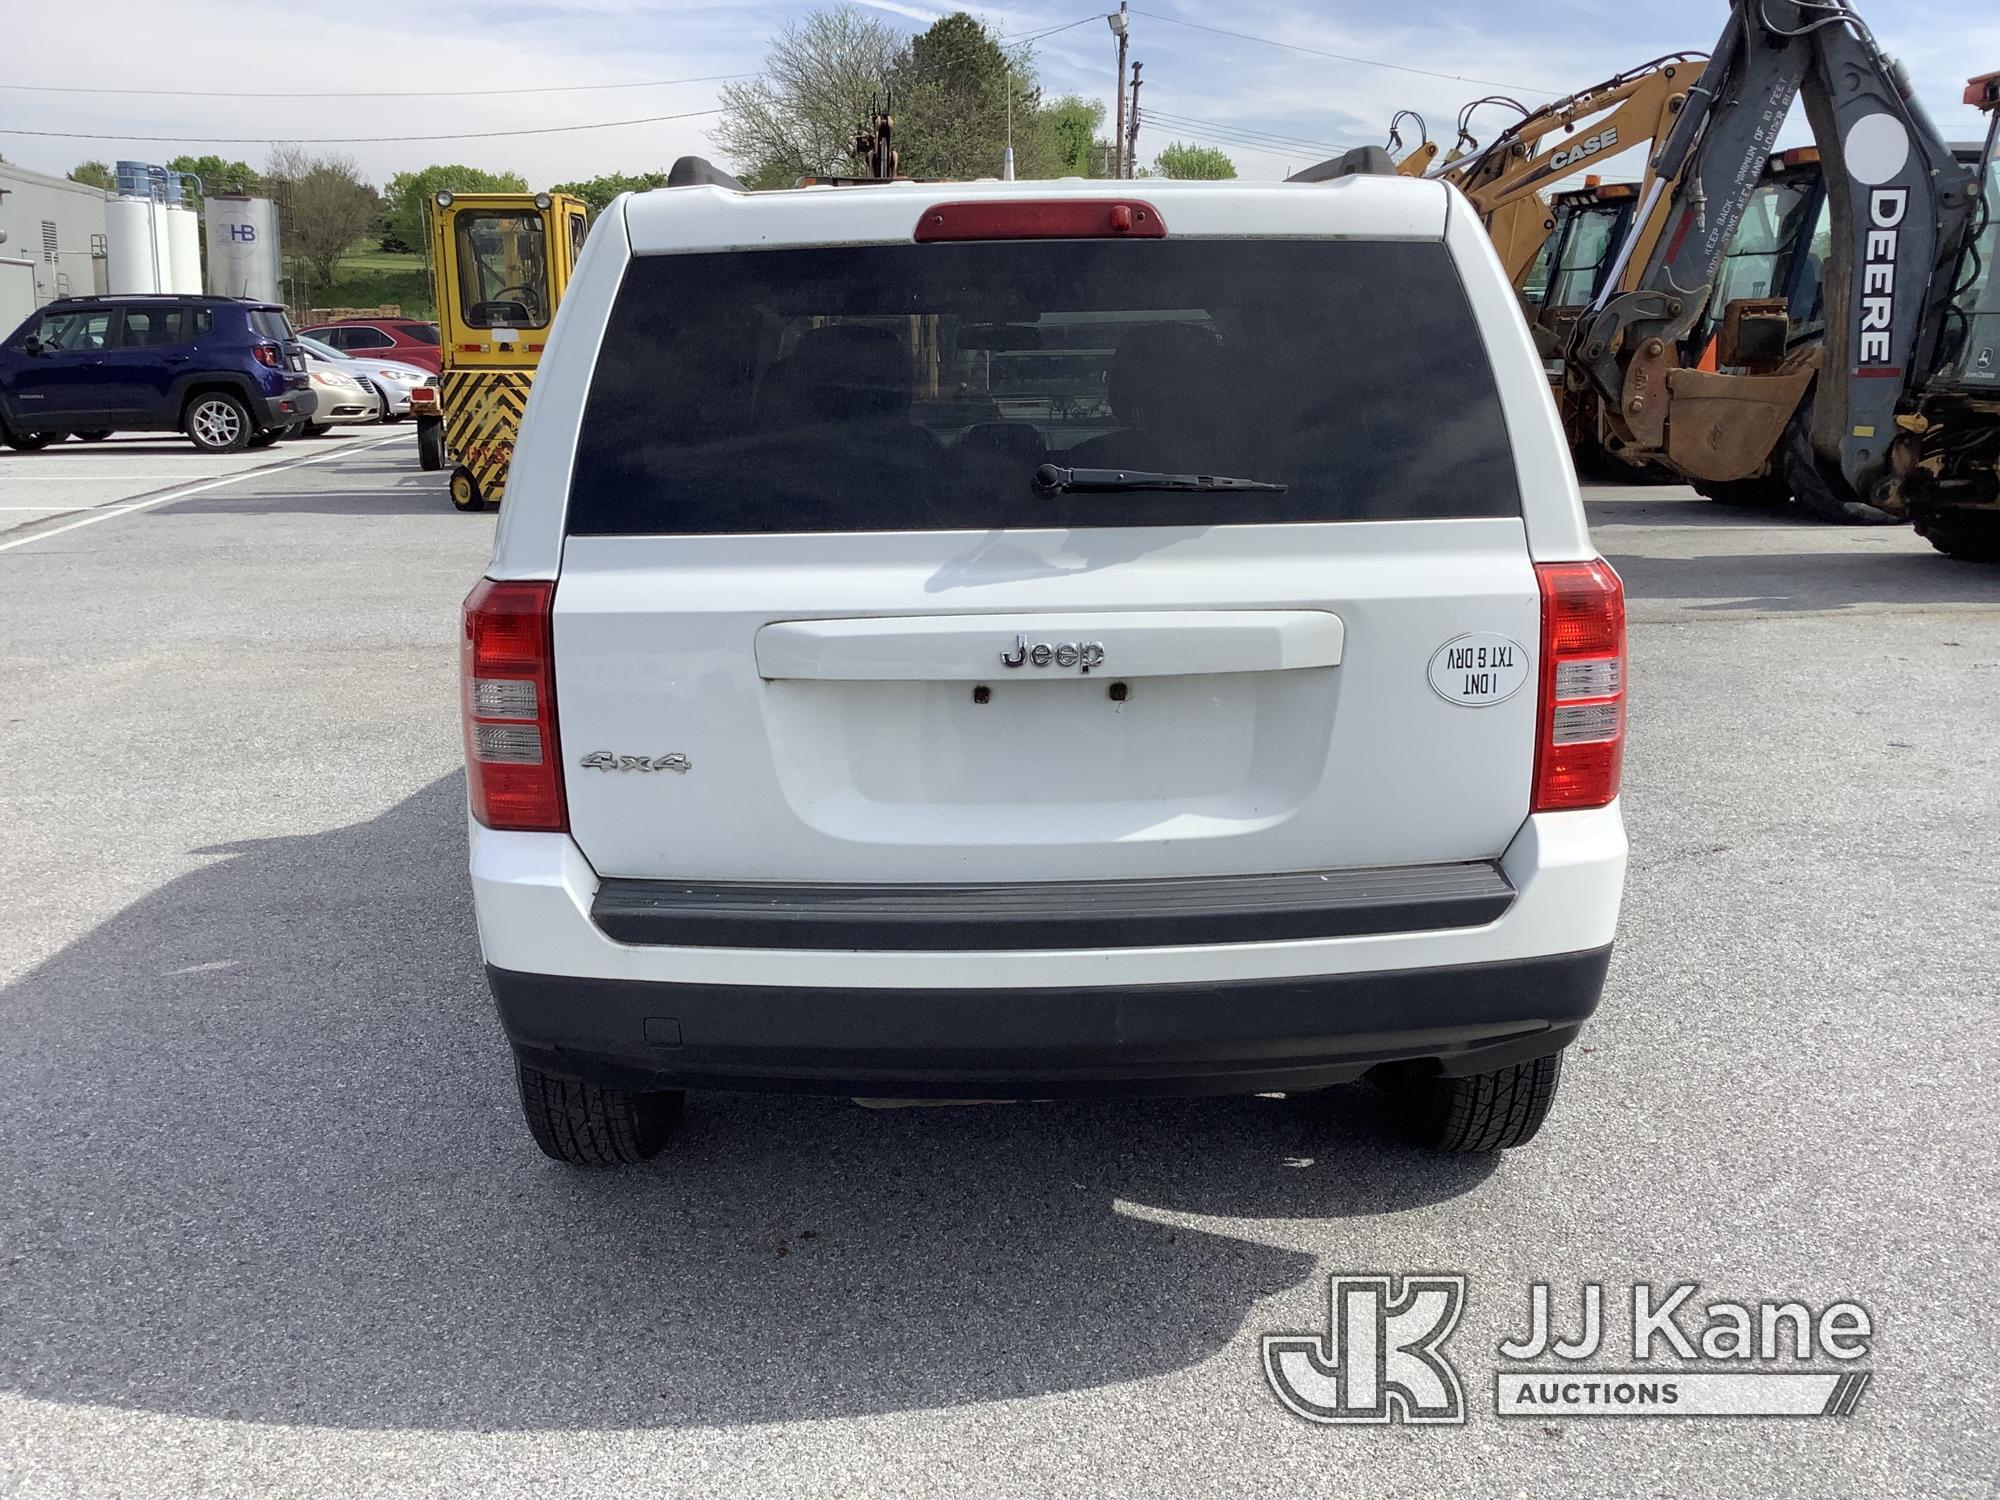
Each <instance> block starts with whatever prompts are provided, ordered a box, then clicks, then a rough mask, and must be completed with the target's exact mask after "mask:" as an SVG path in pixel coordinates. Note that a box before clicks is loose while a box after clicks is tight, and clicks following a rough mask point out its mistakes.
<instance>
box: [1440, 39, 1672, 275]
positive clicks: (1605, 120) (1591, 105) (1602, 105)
mask: <svg viewBox="0 0 2000 1500" xmlns="http://www.w3.org/2000/svg"><path fill="white" fill-rule="evenodd" d="M1704 60H1705V59H1704V58H1703V56H1702V54H1700V53H1690V52H1679V53H1674V54H1672V55H1670V56H1667V57H1660V58H1655V59H1654V60H1653V61H1652V62H1649V63H1646V64H1645V65H1643V66H1642V67H1637V68H1633V69H1630V70H1628V71H1626V72H1624V73H1620V74H1618V75H1617V77H1615V78H1607V79H1606V80H1605V81H1604V82H1602V83H1598V84H1593V85H1592V86H1591V87H1589V88H1587V89H1580V90H1578V91H1577V92H1576V93H1574V94H1570V95H1568V96H1567V97H1565V98H1562V99H1557V100H1555V101H1554V102H1553V103H1550V104H1545V105H1543V106H1542V107H1541V108H1539V109H1533V110H1531V109H1529V108H1527V106H1525V105H1523V104H1520V103H1519V102H1517V101H1515V100H1512V99H1504V98H1500V97H1498V96H1489V97H1487V98H1483V99H1475V100H1473V101H1472V103H1470V104H1468V105H1467V106H1466V107H1465V108H1464V109H1463V110H1461V111H1460V112H1459V118H1458V143H1457V145H1456V146H1454V147H1453V149H1452V151H1451V153H1450V155H1449V156H1448V157H1447V158H1446V161H1445V164H1444V165H1443V166H1442V167H1440V168H1437V169H1436V170H1434V171H1433V172H1432V174H1431V175H1432V176H1435V177H1440V178H1442V179H1443V180H1445V181H1446V182H1450V183H1452V184H1454V185H1455V186H1457V187H1458V188H1459V189H1460V190H1461V191H1462V192H1463V193H1464V194H1465V196H1466V197H1467V198H1469V199H1471V200H1472V206H1473V208H1474V209H1475V210H1476V211H1477V212H1478V214H1479V217H1480V221H1481V222H1482V223H1483V224H1485V226H1486V232H1487V234H1488V235H1490V236H1491V237H1492V240H1493V247H1494V248H1495V249H1496V250H1498V251H1499V252H1500V262H1501V264H1502V265H1504V266H1505V267H1506V268H1507V274H1508V276H1509V278H1510V279H1512V281H1513V283H1514V285H1515V286H1516V287H1520V286H1522V285H1523V284H1524V283H1525V282H1526V281H1527V278H1528V274H1529V272H1530V271H1531V270H1532V269H1533V268H1534V266H1535V263H1536V260H1537V258H1538V257H1539V256H1540V255H1541V253H1542V251H1543V248H1544V246H1546V245H1547V244H1548V241H1549V237H1550V235H1551V234H1552V233H1553V232H1554V231H1555V228H1556V216H1555V214H1554V212H1553V211H1552V210H1551V208H1550V205H1549V203H1548V200H1547V199H1545V198H1544V197H1543V196H1542V194H1543V190H1544V189H1546V188H1550V187H1553V186H1554V185H1555V184H1557V183H1559V182H1561V181H1562V180H1563V179H1565V178H1568V177H1575V176H1581V175H1583V174H1584V173H1585V172H1586V171H1588V170H1590V169H1591V168H1593V167H1597V166H1601V165H1603V163H1604V162H1606V161H1608V160H1609V159H1611V158H1612V157H1614V156H1617V155H1619V154H1620V153H1621V152H1623V151H1625V150H1627V149H1629V148H1631V147H1634V146H1638V145H1641V144H1644V143H1647V142H1650V141H1653V140H1655V139H1657V138H1659V137H1662V136H1664V135H1665V133H1666V131H1667V127H1668V126H1670V125H1671V124H1672V123H1673V121H1674V119H1675V117H1676V116H1678V115H1679V114H1680V112H1681V110H1682V109H1683V108H1684V107H1685V106H1686V104H1687V97H1688V87H1689V85H1690V84H1692V83H1693V82H1694V79H1695V77H1696V75H1697V74H1698V73H1699V71H1700V66H1701V64H1702V62H1703V61H1704ZM1491 104H1500V105H1505V106H1507V107H1508V108H1511V109H1516V110H1519V111H1521V115H1522V118H1521V119H1519V120H1517V121H1516V122H1515V123H1514V124H1513V125H1511V126H1509V127H1508V128H1507V129H1506V130H1505V131H1503V132H1502V133H1501V134H1500V135H1499V136H1497V137H1496V138H1495V139H1494V140H1493V141H1492V142H1491V144H1489V145H1486V146H1481V145H1480V144H1479V143H1478V142H1477V141H1475V140H1474V139H1473V138H1472V135H1471V133H1470V124H1471V117H1472V112H1473V111H1474V110H1476V109H1478V108H1480V107H1481V106H1482V105H1491ZM1666 186H1671V184H1662V183H1661V182H1660V181H1659V180H1658V179H1657V178H1656V176H1655V175H1654V172H1653V170H1652V167H1651V165H1650V163H1649V164H1648V166H1647V169H1646V175H1645V176H1644V178H1643V179H1642V180H1641V181H1640V183H1639V185H1638V205H1637V207H1638V213H1639V215H1640V218H1641V223H1642V232H1641V237H1640V240H1639V242H1638V243H1636V244H1635V245H1633V246H1632V248H1631V249H1630V250H1629V251H1627V252H1626V257H1625V258H1626V259H1627V260H1630V259H1637V260H1638V261H1639V262H1640V263H1641V264H1644V262H1645V259H1646V254H1647V252H1648V251H1650V250H1651V248H1652V243H1653V240H1654V239H1656V238H1658V236H1659V232H1660V226H1661V223H1662V222H1663V221H1662V218H1661V216H1660V215H1659V214H1658V213H1657V207H1658V204H1659V202H1660V199H1661V197H1662V196H1663V193H1662V191H1661V189H1662V188H1663V187H1666ZM1622 269H1623V267H1622V265H1621V266H1620V267H1618V268H1617V269H1616V270H1613V272H1612V275H1613V276H1614V278H1615V277H1616V275H1617V274H1618V272H1619V271H1621V270H1622Z"/></svg>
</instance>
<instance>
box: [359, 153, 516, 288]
mask: <svg viewBox="0 0 2000 1500" xmlns="http://www.w3.org/2000/svg"><path fill="white" fill-rule="evenodd" d="M527 190H528V179H527V178H525V177H523V176H522V175H521V174H520V173H519V172H488V171H486V170H485V169H484V168H481V167H467V166H461V165H459V164H457V163H455V162H453V163H446V164H442V165H439V166H433V167H425V168H423V169H422V170H421V171H417V172H398V173H397V174H396V175H395V176H394V177H391V178H390V179H389V185H388V187H387V188H385V189H384V190H383V192H382V233H383V238H384V241H385V243H386V242H387V240H389V239H390V238H393V239H395V240H397V241H400V242H401V243H402V244H403V245H404V246H406V247H408V248H409V249H411V250H415V251H417V252H419V253H420V254H421V255H422V256H423V258H424V264H425V265H427V266H428V265H429V264H430V259H431V247H430V239H429V237H428V236H427V235H426V234H425V233H424V224H425V222H426V220H425V218H424V212H425V208H426V205H428V204H429V203H430V201H431V199H432V198H433V197H434V196H436V195H437V194H438V193H441V192H453V193H525V192H526V191H527Z"/></svg>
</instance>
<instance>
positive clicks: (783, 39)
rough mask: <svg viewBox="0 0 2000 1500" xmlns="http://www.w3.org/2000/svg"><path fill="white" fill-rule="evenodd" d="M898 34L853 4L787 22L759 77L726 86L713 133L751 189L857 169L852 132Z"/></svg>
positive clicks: (884, 73) (878, 88) (863, 119)
mask: <svg viewBox="0 0 2000 1500" xmlns="http://www.w3.org/2000/svg"><path fill="white" fill-rule="evenodd" d="M897 51H898V42H897V38H896V33H895V32H893V31H891V30H890V29H889V28H888V27H887V26H885V25H883V24H882V22H880V21H877V20H875V19H874V18H873V17H871V16H865V15H863V14H862V13H861V12H860V11H858V10H856V9H855V8H854V7H853V6H851V5H842V6H838V7H836V8H834V9H832V10H816V11H812V12H809V13H808V14H807V15H806V17H805V18H804V19H803V20H799V21H792V22H788V23H787V24H786V25H785V26H784V27H783V28H782V29H781V30H780V31H779V32H778V35H777V36H776V37H775V38H774V39H773V40H772V42H771V45H770V48H769V50H767V51H766V52H765V54H764V66H763V68H762V70H761V71H760V72H759V73H758V75H757V76H756V77H755V78H753V79H750V80H748V81H746V82H743V83H728V84H724V85H723V86H722V89H721V90H720V92H719V95H718V97H719V98H720V99H721V101H722V107H723V111H724V113H723V116H722V119H721V121H720V122H719V123H718V124H717V125H716V127H715V129H714V130H713V131H712V132H711V133H710V139H711V140H713V141H714V142H715V144H716V146H717V147H718V148H719V149H720V150H721V151H722V153H723V155H724V156H725V157H727V158H728V160H729V161H730V162H731V163H732V164H733V165H734V167H735V168H736V170H737V171H738V172H739V174H741V175H742V176H743V178H744V180H745V181H747V182H749V183H750V184H751V185H752V186H753V187H786V186H790V184H791V183H792V182H793V181H794V180H795V179H797V178H800V177H804V176H808V175H812V174H820V173H828V174H837V173H844V172H851V171H853V170H854V166H855V158H854V136H855V132H856V131H858V130H861V129H862V128H864V127H865V126H866V124H867V120H868V101H869V99H870V98H871V97H875V98H879V97H880V96H881V93H882V89H883V85H884V84H885V83H886V82H887V81H888V76H889V69H890V66H891V65H892V64H893V63H894V62H895V60H896V54H897Z"/></svg>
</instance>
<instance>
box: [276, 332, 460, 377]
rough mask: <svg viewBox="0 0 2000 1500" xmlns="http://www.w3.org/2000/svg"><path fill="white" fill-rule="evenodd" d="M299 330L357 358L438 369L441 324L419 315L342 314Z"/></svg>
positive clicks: (430, 369) (434, 370) (431, 370)
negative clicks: (428, 320)
mask: <svg viewBox="0 0 2000 1500" xmlns="http://www.w3.org/2000/svg"><path fill="white" fill-rule="evenodd" d="M299 331H300V332H301V333H303V334H305V335H306V336H307V337H308V338H315V339H318V340H319V341H320V342H321V343H322V344H331V345H333V347H334V348H336V349H338V350H340V351H341V353H343V354H348V355H352V356H353V357H355V358H356V359H392V360H397V361H399V362H400V363H402V364H406V365H416V366H418V367H419V368H421V369H425V370H429V371H430V372H431V373H432V374H433V375H435V374H437V373H438V367H439V363H440V359H441V356H440V355H439V353H438V326H437V324H435V323H426V322H424V321H423V320H421V319H419V318H342V319H341V320H340V321H339V322H338V323H322V324H320V325H319V326H318V327H317V328H303V329H300V330H299Z"/></svg>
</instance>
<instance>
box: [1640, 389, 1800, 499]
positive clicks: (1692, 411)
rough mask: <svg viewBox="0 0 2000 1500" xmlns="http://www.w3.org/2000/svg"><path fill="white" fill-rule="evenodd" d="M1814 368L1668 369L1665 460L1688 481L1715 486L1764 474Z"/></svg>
mask: <svg viewBox="0 0 2000 1500" xmlns="http://www.w3.org/2000/svg"><path fill="white" fill-rule="evenodd" d="M1813 370H1814V364H1813V363H1811V362H1808V363H1807V364H1805V366H1804V367H1803V368H1801V369H1794V370H1790V371H1787V372H1785V373H1782V374H1777V375H1722V374H1711V373H1710V372H1708V371H1707V370H1669V371H1668V372H1667V393H1668V395H1669V396H1670V397H1671V408H1672V411H1673V420H1672V421H1671V422H1669V423H1668V424H1667V461H1668V462H1669V463H1671V464H1672V465H1673V466H1674V468H1675V469H1677V470H1679V471H1680V472H1681V473H1682V474H1685V475H1686V476H1687V477H1689V478H1690V479H1699V480H1705V481H1711V482H1715V483H1721V482H1723V481H1726V480H1731V479H1752V478H1755V477H1756V476H1757V475H1759V474H1762V473H1763V472H1765V469H1766V467H1767V466H1768V464H1769V463H1770V462H1771V460H1772V456H1773V454H1774V453H1775V452H1776V451H1777V447H1778V439H1779V438H1780V437H1782V436H1783V435H1784V431H1785V424H1786V423H1787V422H1789V421H1790V420H1791V418H1792V413H1793V412H1794V411H1796V410H1797V409H1798V405H1799V402H1800V401H1802V400H1803V399H1804V398H1805V394H1806V388H1807V387H1808V386H1810V385H1811V384H1812V380H1813Z"/></svg>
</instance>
